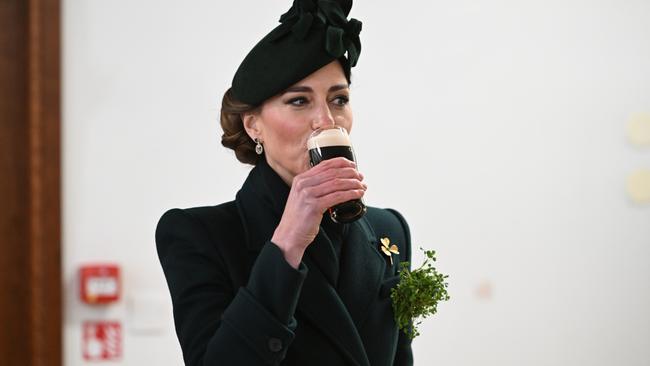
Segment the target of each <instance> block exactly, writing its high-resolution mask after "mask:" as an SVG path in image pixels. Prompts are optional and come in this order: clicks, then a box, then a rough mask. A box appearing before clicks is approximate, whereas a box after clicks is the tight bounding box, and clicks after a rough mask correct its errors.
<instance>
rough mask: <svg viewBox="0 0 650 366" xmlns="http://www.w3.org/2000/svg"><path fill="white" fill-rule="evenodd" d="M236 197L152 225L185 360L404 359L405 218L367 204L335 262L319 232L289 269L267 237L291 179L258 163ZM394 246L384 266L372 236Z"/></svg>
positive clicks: (381, 365)
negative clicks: (399, 306)
mask: <svg viewBox="0 0 650 366" xmlns="http://www.w3.org/2000/svg"><path fill="white" fill-rule="evenodd" d="M263 160H264V159H262V162H261V163H259V164H258V166H257V167H255V168H253V170H252V171H251V173H250V174H249V176H248V178H247V180H246V182H245V183H244V185H243V187H242V189H241V190H240V191H239V192H238V193H237V198H236V200H235V201H231V202H227V203H224V204H221V205H218V206H211V207H196V208H190V209H184V210H181V209H172V210H169V211H168V212H166V213H165V214H164V215H163V216H162V218H161V219H160V222H159V223H158V228H157V230H156V243H157V248H158V256H159V258H160V262H161V264H162V267H163V270H164V272H165V276H166V278H167V284H168V285H169V291H170V293H171V297H172V302H173V305H174V320H175V324H176V333H177V335H178V339H179V341H180V344H181V348H182V349H183V357H184V359H185V363H186V365H215V366H217V365H237V366H254V365H300V366H315V365H327V366H334V365H372V366H385V365H412V364H413V359H412V352H411V344H410V342H409V341H408V338H407V337H406V336H405V335H404V334H403V333H402V332H400V331H398V329H397V327H396V325H395V322H394V320H393V311H392V308H391V303H390V296H389V295H390V289H391V287H393V286H394V285H395V284H396V283H397V281H398V278H399V277H398V275H397V265H398V262H399V261H405V260H410V250H411V248H410V236H409V230H408V226H407V224H406V222H405V221H404V219H403V218H402V216H401V215H400V214H399V213H397V212H396V211H394V210H384V209H378V208H372V207H369V208H368V213H367V214H366V216H364V217H363V218H362V219H360V220H358V221H356V222H354V223H352V224H347V225H346V226H347V227H346V229H345V235H344V239H343V240H342V245H341V254H340V260H339V258H338V257H337V255H336V254H335V251H334V250H333V246H332V243H331V241H330V239H329V237H328V235H327V233H326V232H325V230H324V229H323V227H321V230H320V232H319V234H318V235H317V237H316V239H315V240H314V242H313V243H312V244H311V245H310V246H309V248H308V249H307V251H306V253H305V256H304V257H303V261H302V263H301V264H300V267H299V268H298V269H297V270H296V269H294V268H292V267H291V266H289V264H288V263H287V262H286V261H285V260H284V257H283V256H282V253H281V251H280V250H279V248H278V247H277V246H276V245H275V244H273V243H271V242H270V238H271V237H272V235H273V231H274V230H275V228H276V226H277V225H278V223H279V220H280V217H281V215H282V211H283V209H284V205H285V203H286V198H287V196H288V193H289V187H287V186H286V184H284V182H283V181H282V180H281V179H280V177H279V176H278V175H277V174H276V173H275V172H274V171H273V170H272V169H271V168H270V167H269V166H268V165H267V164H266V163H265V162H264V161H263ZM383 237H388V238H389V239H390V241H391V244H397V246H398V247H399V251H400V256H399V259H398V258H394V259H393V260H394V262H395V265H393V266H391V265H390V262H389V259H388V257H387V256H385V255H384V254H382V252H381V251H380V249H379V246H380V245H381V244H380V242H379V239H380V238H383Z"/></svg>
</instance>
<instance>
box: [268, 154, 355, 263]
mask: <svg viewBox="0 0 650 366" xmlns="http://www.w3.org/2000/svg"><path fill="white" fill-rule="evenodd" d="M362 180H363V175H362V174H361V173H359V172H358V171H357V170H356V165H355V163H354V162H352V161H350V160H347V159H345V158H334V159H329V160H325V161H323V162H321V163H319V164H318V165H316V166H314V167H313V168H311V169H309V170H307V171H306V172H304V173H301V174H298V175H296V176H295V177H294V178H293V182H292V184H291V191H290V192H289V197H288V198H287V204H286V206H285V207H284V213H283V214H282V219H280V224H278V227H277V228H276V229H275V232H274V233H273V238H271V241H272V242H273V243H274V244H275V245H277V246H278V247H280V249H281V250H282V252H283V253H284V258H285V259H286V260H287V262H288V263H289V264H290V265H291V266H292V267H294V268H298V265H299V264H300V261H301V260H302V256H303V254H304V252H305V250H306V249H307V247H308V246H309V244H311V242H312V241H313V240H314V238H315V237H316V235H317V234H318V229H319V227H320V222H321V220H322V218H323V213H324V212H325V211H326V210H327V209H328V208H330V207H332V206H335V205H337V204H339V203H342V202H347V201H350V200H354V199H359V198H361V197H363V195H364V193H365V192H366V189H367V186H366V184H365V183H363V182H362Z"/></svg>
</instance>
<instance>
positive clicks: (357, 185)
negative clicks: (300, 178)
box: [307, 178, 368, 198]
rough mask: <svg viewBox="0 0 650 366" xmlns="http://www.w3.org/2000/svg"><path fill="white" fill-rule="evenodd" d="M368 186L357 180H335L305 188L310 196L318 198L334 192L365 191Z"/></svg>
mask: <svg viewBox="0 0 650 366" xmlns="http://www.w3.org/2000/svg"><path fill="white" fill-rule="evenodd" d="M367 188H368V186H367V185H366V184H365V183H363V182H361V181H359V180H357V179H342V178H337V179H333V180H330V181H327V182H324V183H322V184H319V185H317V186H314V187H309V188H307V192H308V194H309V195H310V196H312V197H316V198H320V197H323V196H326V195H328V194H331V193H333V192H336V191H349V190H359V189H360V190H363V191H365V190H366V189H367Z"/></svg>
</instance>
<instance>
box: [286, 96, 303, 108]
mask: <svg viewBox="0 0 650 366" xmlns="http://www.w3.org/2000/svg"><path fill="white" fill-rule="evenodd" d="M287 104H291V105H295V106H303V105H305V104H307V98H305V97H296V98H291V99H289V101H287Z"/></svg>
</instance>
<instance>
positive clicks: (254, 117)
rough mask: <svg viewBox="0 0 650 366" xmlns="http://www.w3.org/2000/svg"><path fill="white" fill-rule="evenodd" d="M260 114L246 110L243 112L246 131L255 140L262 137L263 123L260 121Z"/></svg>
mask: <svg viewBox="0 0 650 366" xmlns="http://www.w3.org/2000/svg"><path fill="white" fill-rule="evenodd" d="M259 119H260V118H259V115H258V114H257V113H256V112H246V113H242V114H241V120H242V123H243V124H244V129H245V130H246V133H247V134H248V136H249V137H250V138H251V140H255V139H256V138H258V139H260V140H263V139H262V124H261V123H259Z"/></svg>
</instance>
